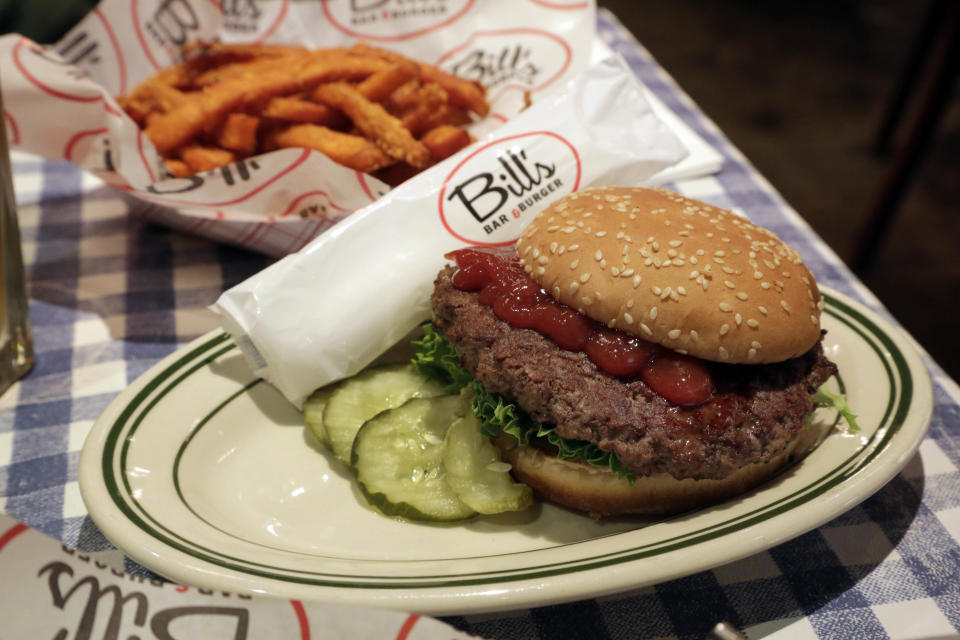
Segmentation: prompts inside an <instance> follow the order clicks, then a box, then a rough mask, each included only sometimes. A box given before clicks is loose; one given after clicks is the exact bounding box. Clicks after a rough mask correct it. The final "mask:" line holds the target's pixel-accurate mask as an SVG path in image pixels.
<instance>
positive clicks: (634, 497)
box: [493, 425, 822, 518]
mask: <svg viewBox="0 0 960 640" xmlns="http://www.w3.org/2000/svg"><path fill="white" fill-rule="evenodd" d="M821 435H822V430H821V429H820V428H819V427H817V426H816V425H811V427H810V428H808V429H806V430H804V431H802V432H801V433H800V434H798V437H797V438H795V439H794V440H793V441H792V442H791V443H790V445H789V446H788V448H787V450H786V451H784V452H782V453H781V454H779V455H777V456H775V457H774V458H772V459H770V460H769V461H767V462H762V463H754V464H751V465H747V466H745V467H742V468H741V469H739V470H737V471H735V472H734V473H732V474H730V475H729V476H727V477H725V478H722V479H719V480H713V479H702V480H701V479H695V478H684V479H682V480H678V479H677V478H674V477H673V476H671V475H669V474H666V473H662V474H656V475H651V476H639V477H637V478H636V479H635V481H634V483H633V484H632V485H631V484H630V483H629V482H628V481H627V480H625V479H623V478H621V477H619V476H617V475H616V474H615V473H614V472H612V471H609V470H607V469H601V468H599V467H594V466H592V465H588V464H583V463H580V462H573V461H570V460H561V459H559V458H557V457H556V456H554V455H551V454H550V453H548V452H546V451H543V450H541V449H538V448H536V447H532V446H526V445H520V446H516V440H515V439H514V438H513V436H510V435H505V434H502V433H501V435H500V436H499V437H498V438H496V439H494V441H493V442H494V444H495V445H496V446H497V448H498V449H500V452H501V455H502V456H503V459H504V461H506V462H509V463H510V464H511V465H512V466H513V475H514V477H515V478H516V479H517V480H519V481H520V482H523V483H525V484H527V485H529V486H530V487H531V488H532V489H533V490H534V492H536V493H537V494H539V495H540V497H542V498H544V499H546V500H549V501H551V502H554V503H556V504H559V505H562V506H565V507H569V508H571V509H576V510H578V511H584V512H586V513H587V514H588V515H589V516H590V517H592V518H602V517H606V516H616V515H627V514H639V515H666V514H674V513H680V512H682V511H688V510H690V509H693V508H695V507H701V506H705V505H708V504H712V503H716V502H720V501H721V500H725V499H727V498H730V497H733V496H735V495H739V494H741V493H744V492H746V491H748V490H749V489H752V488H753V487H756V486H757V485H759V484H761V483H762V482H764V481H765V480H768V479H769V478H771V477H772V476H774V475H775V474H776V473H778V472H779V471H781V470H782V469H783V468H784V467H786V466H787V465H789V464H791V463H793V462H795V461H796V460H798V459H800V458H802V457H803V456H805V455H806V454H807V453H809V452H810V450H812V449H813V448H814V447H815V446H816V444H817V443H818V442H819V441H820V437H821Z"/></svg>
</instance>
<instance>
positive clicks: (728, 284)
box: [723, 280, 737, 289]
mask: <svg viewBox="0 0 960 640" xmlns="http://www.w3.org/2000/svg"><path fill="white" fill-rule="evenodd" d="M723 286H725V287H726V288H727V289H735V288H736V287H737V285H735V284H733V283H732V282H730V281H729V280H724V281H723Z"/></svg>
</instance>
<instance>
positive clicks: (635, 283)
mask: <svg viewBox="0 0 960 640" xmlns="http://www.w3.org/2000/svg"><path fill="white" fill-rule="evenodd" d="M641 282H643V276H641V275H640V274H637V275H635V276H633V288H634V289H636V288H637V287H639V286H640V283H641Z"/></svg>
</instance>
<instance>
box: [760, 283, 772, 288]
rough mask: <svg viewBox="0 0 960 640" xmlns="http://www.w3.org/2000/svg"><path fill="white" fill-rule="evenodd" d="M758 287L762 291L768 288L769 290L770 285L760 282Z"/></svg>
mask: <svg viewBox="0 0 960 640" xmlns="http://www.w3.org/2000/svg"><path fill="white" fill-rule="evenodd" d="M760 287H761V288H762V289H769V288H770V283H769V282H761V283H760Z"/></svg>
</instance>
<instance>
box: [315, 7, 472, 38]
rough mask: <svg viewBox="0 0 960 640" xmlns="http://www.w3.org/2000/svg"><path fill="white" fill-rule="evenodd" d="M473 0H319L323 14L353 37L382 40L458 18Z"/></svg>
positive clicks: (412, 35)
mask: <svg viewBox="0 0 960 640" xmlns="http://www.w3.org/2000/svg"><path fill="white" fill-rule="evenodd" d="M475 1H476V0H422V1H421V2H404V1H403V0H350V1H349V2H331V1H330V0H322V7H323V14H324V15H325V16H326V17H327V19H328V20H330V24H332V25H333V26H334V27H335V28H336V29H337V30H339V31H340V32H342V33H345V34H346V35H348V36H352V37H354V38H366V39H368V40H379V41H384V42H389V41H396V40H407V39H409V38H416V37H417V36H421V35H423V34H425V33H429V32H430V31H434V30H436V29H439V28H441V27H446V26H449V25H450V24H453V23H454V22H456V21H457V20H459V19H460V18H462V17H463V16H464V15H465V14H466V13H467V12H468V11H469V10H470V8H471V7H472V6H473V4H474V2H475Z"/></svg>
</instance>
